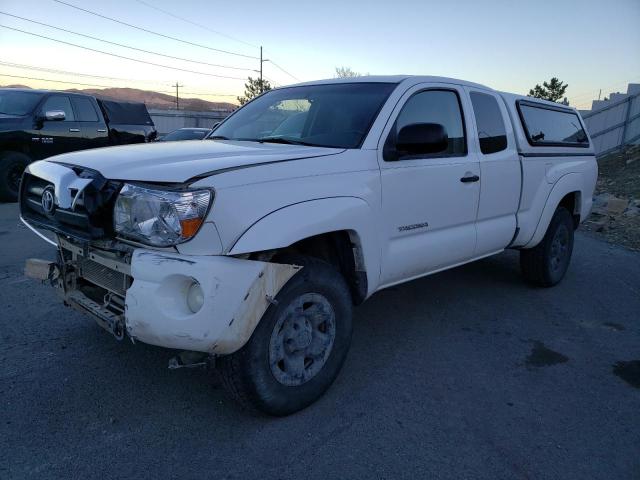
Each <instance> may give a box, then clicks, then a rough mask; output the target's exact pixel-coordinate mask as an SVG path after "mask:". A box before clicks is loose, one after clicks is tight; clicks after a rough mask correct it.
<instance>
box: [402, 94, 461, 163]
mask: <svg viewBox="0 0 640 480" xmlns="http://www.w3.org/2000/svg"><path fill="white" fill-rule="evenodd" d="M414 123H439V124H440V125H442V126H443V127H444V129H445V131H446V133H447V136H448V143H447V148H446V150H445V151H444V152H442V153H439V154H437V155H435V156H443V155H444V156H458V155H465V154H466V153H467V143H466V139H465V135H464V122H463V121H462V112H461V109H460V101H459V99H458V95H457V94H456V93H455V92H453V91H450V90H425V91H423V92H419V93H416V94H415V95H414V96H413V97H411V98H410V99H409V100H407V103H405V105H404V107H402V110H401V111H400V114H399V115H398V118H397V120H396V124H395V134H396V135H397V134H398V132H399V131H400V130H401V129H402V128H403V127H405V126H407V125H411V124H414Z"/></svg>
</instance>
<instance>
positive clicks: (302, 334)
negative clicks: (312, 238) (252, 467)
mask: <svg viewBox="0 0 640 480" xmlns="http://www.w3.org/2000/svg"><path fill="white" fill-rule="evenodd" d="M286 263H291V264H296V265H301V266H302V267H303V268H302V269H301V270H300V271H299V272H298V273H296V275H294V276H293V277H292V278H291V279H290V280H289V281H288V282H287V284H286V285H285V286H284V287H283V288H282V290H281V291H280V292H279V293H278V295H277V296H276V299H275V300H276V302H274V304H272V305H271V306H269V308H268V309H267V311H266V312H265V314H264V315H263V317H262V319H261V321H260V323H259V324H258V326H257V327H256V330H255V331H254V333H253V335H252V336H251V338H250V339H249V341H248V342H247V344H246V345H245V346H244V347H242V348H241V349H240V350H238V351H237V352H235V353H233V354H231V355H227V356H225V357H222V358H221V359H220V372H221V376H222V380H223V384H224V386H225V389H226V390H227V392H228V393H229V394H230V395H231V396H232V397H233V398H234V399H235V400H236V401H238V402H239V403H240V404H241V405H242V406H244V407H245V408H248V409H251V410H258V411H261V412H263V413H267V414H269V415H278V416H281V415H289V414H291V413H294V412H296V411H298V410H301V409H303V408H305V407H307V406H308V405H310V404H311V403H313V402H314V401H315V400H317V399H318V398H319V397H320V396H321V395H322V394H323V393H324V392H325V391H326V390H327V389H328V388H329V386H330V385H331V383H333V380H334V379H335V378H336V376H337V375H338V373H339V371H340V369H341V367H342V364H343V362H344V360H345V358H346V356H347V351H348V350H349V345H350V343H351V306H352V301H351V295H350V293H349V288H348V286H347V284H346V282H345V280H344V278H343V277H342V275H341V274H340V273H339V272H338V271H337V270H336V269H335V268H333V267H332V266H331V265H329V264H328V263H326V262H323V261H321V260H317V259H314V258H309V257H302V256H296V257H292V258H288V259H287V262H286Z"/></svg>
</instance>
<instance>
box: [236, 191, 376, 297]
mask: <svg viewBox="0 0 640 480" xmlns="http://www.w3.org/2000/svg"><path fill="white" fill-rule="evenodd" d="M375 220H376V218H375V215H374V213H373V212H372V210H371V207H370V206H369V204H367V202H365V201H364V200H362V199H360V198H356V197H332V198H321V199H317V200H309V201H305V202H301V203H296V204H293V205H289V206H286V207H283V208H281V209H279V210H276V211H274V212H271V213H270V214H268V215H266V216H264V217H262V218H261V219H260V220H258V221H257V222H256V223H254V224H253V225H252V226H251V227H249V228H248V229H247V230H246V231H245V232H244V233H243V234H242V235H241V236H240V238H239V239H238V240H237V241H236V242H235V244H234V245H233V246H232V247H231V249H230V251H229V255H239V254H243V253H252V252H259V251H264V250H275V249H278V248H284V247H288V246H289V245H292V244H294V243H296V242H298V241H300V240H303V239H305V238H309V237H313V236H315V235H320V234H322V233H328V232H335V231H339V230H347V231H350V232H352V233H354V234H355V235H356V237H357V238H358V240H359V243H360V245H359V246H360V249H361V253H362V256H363V260H364V265H365V269H366V274H367V285H368V292H367V294H368V295H371V294H372V293H373V291H375V288H376V286H377V285H378V281H379V277H380V244H379V240H378V236H377V233H376V232H377V229H376V221H375Z"/></svg>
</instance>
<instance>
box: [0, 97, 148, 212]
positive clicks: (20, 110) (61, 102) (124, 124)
mask: <svg viewBox="0 0 640 480" xmlns="http://www.w3.org/2000/svg"><path fill="white" fill-rule="evenodd" d="M155 135H156V130H155V127H154V125H153V121H152V120H151V117H150V116H149V112H147V108H146V107H145V105H144V104H142V103H129V102H116V101H111V100H97V99H96V98H94V97H92V96H91V95H84V94H78V93H67V92H55V91H47V90H30V89H15V88H1V89H0V201H16V200H17V198H18V184H19V182H20V177H21V175H22V172H23V171H24V168H25V167H26V166H27V165H28V164H29V163H30V162H32V161H34V160H40V159H43V158H47V157H50V156H52V155H58V154H60V153H66V152H71V151H74V150H84V149H88V148H96V147H105V146H108V145H122V144H127V143H141V142H147V141H150V140H153V139H154V138H155Z"/></svg>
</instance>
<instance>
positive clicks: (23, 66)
mask: <svg viewBox="0 0 640 480" xmlns="http://www.w3.org/2000/svg"><path fill="white" fill-rule="evenodd" d="M0 65H5V66H9V67H13V68H22V69H26V70H36V71H41V72H48V73H56V74H62V75H74V76H81V77H91V78H102V79H105V80H117V81H123V82H140V83H148V84H155V85H162V86H165V87H167V86H169V85H167V84H166V83H160V82H152V81H149V80H130V79H126V78H121V77H104V76H101V75H91V74H88V73H80V72H68V71H66V70H56V69H53V68H44V67H35V66H31V65H21V64H17V63H8V62H2V61H0ZM0 76H4V77H13V78H24V79H29V80H40V81H44V82H55V83H70V84H76V83H77V82H67V81H62V80H53V79H48V78H34V77H26V76H18V75H5V74H2V73H0ZM77 84H78V85H83V86H87V87H102V88H120V87H114V86H112V85H110V86H107V85H97V84H93V83H77ZM153 91H154V92H157V93H173V92H172V91H169V90H153ZM182 93H183V94H184V95H201V96H208V97H236V96H237V95H236V94H232V93H204V92H182Z"/></svg>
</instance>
